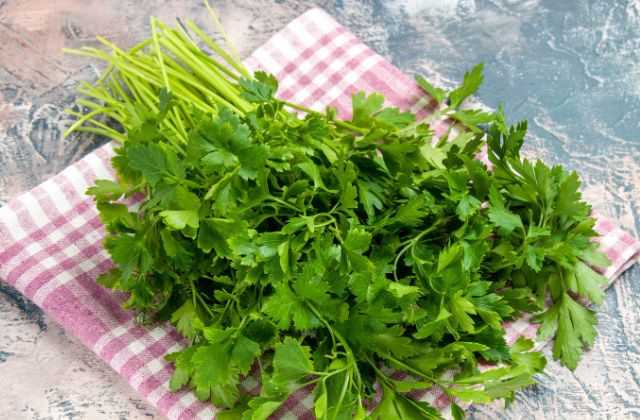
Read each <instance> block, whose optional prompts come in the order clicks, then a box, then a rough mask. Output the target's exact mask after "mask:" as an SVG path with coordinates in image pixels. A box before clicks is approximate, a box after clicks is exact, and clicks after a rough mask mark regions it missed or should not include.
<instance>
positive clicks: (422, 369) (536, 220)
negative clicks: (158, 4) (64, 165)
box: [70, 20, 608, 420]
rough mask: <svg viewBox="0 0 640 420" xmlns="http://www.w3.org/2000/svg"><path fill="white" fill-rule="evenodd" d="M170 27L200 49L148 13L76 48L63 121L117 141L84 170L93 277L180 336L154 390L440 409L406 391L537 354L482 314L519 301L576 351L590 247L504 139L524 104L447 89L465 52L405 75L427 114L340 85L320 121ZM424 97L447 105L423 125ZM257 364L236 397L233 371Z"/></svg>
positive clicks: (573, 200) (419, 414)
mask: <svg viewBox="0 0 640 420" xmlns="http://www.w3.org/2000/svg"><path fill="white" fill-rule="evenodd" d="M187 27H188V28H189V29H190V30H191V31H192V32H193V33H194V34H195V35H194V36H197V37H199V38H200V41H202V42H203V43H204V44H205V45H206V46H207V48H209V49H210V50H212V51H213V52H214V53H215V54H216V55H215V56H210V55H208V54H206V53H205V52H204V51H203V50H202V49H200V48H199V47H198V46H197V45H196V43H195V42H194V41H192V39H191V38H190V37H189V36H188V35H187V34H186V32H184V31H182V30H176V29H171V28H169V27H167V26H166V25H164V24H162V23H161V22H158V21H156V20H152V30H153V34H152V38H151V39H149V40H147V41H144V42H143V43H141V44H139V45H138V46H136V47H134V48H132V49H130V50H128V51H123V50H121V49H119V48H118V47H116V46H114V45H111V44H110V43H108V41H105V40H102V42H103V43H104V44H106V45H107V46H108V47H109V48H110V49H111V53H106V52H103V51H101V50H98V49H91V48H84V49H82V50H79V51H75V53H78V54H83V55H87V56H89V57H94V58H96V57H97V58H99V59H101V60H104V61H105V62H106V63H108V65H109V67H108V70H107V71H106V72H105V74H104V75H103V76H102V78H101V79H100V80H99V81H98V82H97V83H96V84H95V85H93V86H91V85H86V86H84V87H82V88H81V93H83V94H84V95H85V96H86V98H85V99H80V100H79V101H78V103H79V104H80V105H82V106H83V107H85V110H84V114H81V113H77V115H78V116H79V120H78V123H77V124H75V125H74V126H73V127H72V128H71V129H70V131H73V130H78V131H90V132H94V133H98V134H102V135H105V136H107V137H110V138H113V139H115V140H117V141H118V142H120V144H119V147H118V148H117V149H116V156H115V157H114V158H113V166H114V168H115V169H116V171H117V180H116V181H107V180H101V181H97V182H96V185H95V186H94V187H92V188H90V189H89V191H88V193H89V194H91V195H92V196H93V197H94V198H95V200H96V202H97V206H98V209H99V211H100V214H101V217H102V220H103V222H104V224H105V225H106V228H107V232H108V234H107V239H106V241H105V246H106V248H107V249H108V250H109V252H110V254H111V256H112V258H113V260H114V262H115V264H116V266H117V268H115V269H113V270H111V271H110V272H108V273H105V274H104V275H102V276H101V277H100V279H99V281H100V283H101V284H103V285H105V286H107V287H110V288H112V289H116V290H122V291H126V292H129V293H130V298H129V300H128V301H127V303H126V305H127V307H129V308H133V309H135V310H137V311H139V312H140V313H141V314H143V315H144V316H145V317H146V318H147V319H153V320H170V321H171V322H172V323H173V324H174V325H175V326H176V328H177V329H178V331H179V332H180V333H181V334H182V335H184V336H185V337H186V338H187V339H188V340H189V343H190V345H189V346H188V347H187V348H185V349H184V350H183V351H180V352H178V353H174V354H171V355H168V356H167V358H168V359H169V360H171V361H172V362H174V363H175V366H176V371H175V374H174V375H173V378H172V380H171V387H172V389H174V390H178V389H180V388H182V387H185V386H186V387H190V388H193V389H194V391H195V393H196V394H197V396H198V397H199V398H201V399H203V400H211V401H212V402H213V403H215V404H216V405H217V406H220V407H228V408H230V410H229V411H226V412H225V413H224V416H226V417H221V418H242V419H253V420H255V419H266V418H267V417H269V416H270V415H271V414H272V413H274V412H275V411H276V410H277V409H278V407H279V406H280V405H281V404H282V403H283V402H284V401H285V400H286V399H287V398H288V396H289V395H291V394H292V393H293V392H295V391H296V390H299V389H301V388H305V387H308V388H310V389H313V393H314V395H315V409H314V410H315V414H316V416H317V417H318V418H319V419H331V420H334V419H349V418H358V419H364V418H370V419H395V418H398V419H424V418H427V419H430V418H440V414H439V413H438V412H437V411H436V410H435V409H434V408H433V407H431V406H430V405H429V404H427V403H425V402H420V401H416V400H414V399H412V398H411V397H409V396H407V395H406V393H407V392H409V391H412V390H416V389H425V388H429V387H431V386H439V387H441V388H442V389H443V390H444V391H445V392H446V393H447V394H448V395H449V396H450V397H451V398H452V399H454V400H459V401H467V402H477V403H484V402H489V401H492V400H495V399H499V398H504V399H506V400H511V399H512V398H513V394H514V391H516V390H518V389H520V388H522V387H524V386H527V385H530V384H533V383H534V379H533V376H534V374H536V373H538V372H541V371H542V369H543V368H544V366H545V364H546V360H545V358H544V357H543V356H542V354H541V353H539V352H535V351H532V348H533V343H532V342H531V341H529V340H526V339H523V338H520V339H518V340H517V341H515V343H507V342H506V340H505V330H504V328H503V326H502V324H503V322H505V321H508V320H513V319H515V318H518V317H520V316H522V315H523V314H525V313H529V314H534V315H535V316H536V319H537V320H539V322H541V323H542V326H541V330H540V332H541V335H543V336H544V337H551V336H553V337H555V343H554V348H553V354H554V357H555V358H557V359H559V360H561V361H562V363H564V364H565V365H566V366H568V367H569V368H571V369H573V368H575V367H576V364H577V363H578V360H579V358H580V355H581V353H582V351H583V349H584V347H585V346H588V345H591V344H592V343H593V341H594V338H595V334H596V333H595V328H594V326H595V323H596V318H595V316H594V313H593V312H592V310H591V309H588V308H587V307H585V306H584V305H585V303H590V302H593V303H599V302H600V301H601V300H602V285H603V283H604V281H605V279H604V278H603V277H602V276H601V275H599V274H597V273H596V272H595V271H594V270H593V269H592V268H590V267H592V266H600V267H603V266H606V265H607V264H608V262H607V260H606V257H604V256H603V255H602V254H601V253H599V252H598V250H597V245H595V244H594V243H593V242H592V239H593V237H594V236H595V235H596V233H595V232H594V230H593V225H594V220H593V219H592V218H591V217H590V216H589V212H590V209H589V206H588V205H586V204H585V203H584V202H583V201H581V198H580V193H579V192H578V187H579V180H578V177H577V175H576V174H575V173H569V172H567V171H566V170H564V169H563V168H562V167H559V166H556V167H553V168H550V167H548V166H546V165H545V164H544V163H542V162H530V161H528V160H526V159H523V158H522V157H521V155H520V148H521V146H522V143H523V141H524V137H525V133H526V128H527V125H526V122H521V123H518V124H516V125H514V126H509V125H508V124H507V123H506V121H505V117H504V115H503V113H502V111H501V110H498V111H497V112H495V113H488V112H485V111H479V110H469V109H463V108H460V106H461V105H462V104H463V103H464V101H465V99H466V98H467V97H469V96H470V95H472V94H473V93H474V92H476V90H477V89H478V87H479V85H480V83H481V82H482V67H481V66H477V67H475V68H474V69H473V70H472V71H470V72H469V73H467V74H466V75H465V77H464V81H463V83H462V85H461V86H460V87H459V88H457V89H455V90H453V91H451V92H446V91H444V90H442V89H439V88H436V87H433V86H431V85H430V84H429V83H428V82H427V81H426V80H425V79H423V78H421V77H418V78H417V82H418V84H419V85H420V86H421V87H422V88H423V89H424V90H425V91H426V92H427V93H428V94H430V95H431V96H432V97H433V98H434V99H435V100H436V101H437V102H438V103H439V105H440V108H439V110H438V112H437V113H436V114H435V116H430V117H428V118H427V119H426V120H423V121H416V118H415V116H414V115H412V114H410V113H407V112H402V111H400V110H398V109H396V108H391V107H386V106H385V105H384V97H383V96H382V95H380V94H375V93H374V94H368V95H367V94H365V93H362V92H361V93H358V94H356V95H355V96H354V97H353V118H352V119H351V120H349V121H341V120H339V119H336V117H335V111H333V110H331V109H328V110H327V111H326V112H315V111H311V110H307V109H304V108H302V107H299V106H297V105H294V104H289V103H286V102H283V101H281V100H279V99H276V97H275V94H276V91H277V85H278V83H277V80H276V79H275V78H274V77H273V76H271V75H268V74H265V73H262V72H256V73H255V74H253V75H250V74H249V73H248V72H247V70H246V69H245V68H244V67H243V66H242V64H240V62H239V61H238V60H237V59H236V58H234V57H233V56H232V55H231V54H229V53H226V52H225V49H223V48H222V47H220V46H218V44H217V43H215V42H214V41H213V40H212V39H211V38H209V37H208V36H207V35H206V34H205V33H204V32H203V31H202V30H200V29H199V28H197V27H196V26H195V25H194V24H193V23H192V22H187ZM293 110H303V111H305V115H304V116H302V117H301V116H298V115H297V114H296V113H294V112H293ZM99 116H105V117H107V118H106V120H105V119H100V118H98V117H99ZM443 116H444V117H447V116H448V117H451V118H453V119H455V120H457V121H458V122H459V123H460V124H459V126H458V128H457V129H456V130H453V131H451V132H450V133H449V134H448V135H447V136H445V138H441V139H434V138H433V133H432V131H431V130H430V128H429V121H433V120H434V119H436V118H437V117H443ZM484 146H486V147H487V150H488V158H489V160H490V161H491V163H492V166H493V169H492V170H489V169H488V168H487V166H486V165H485V164H484V163H482V162H481V161H479V160H476V159H475V157H476V155H477V154H478V153H479V152H480V151H481V149H482V148H483V147H484ZM132 196H137V197H142V201H141V203H140V205H139V207H137V208H136V209H135V210H134V211H130V210H129V208H127V207H126V206H125V205H124V204H123V203H122V201H121V200H122V198H124V197H132ZM481 363H483V364H485V365H486V364H487V363H489V364H496V367H493V368H486V369H480V364H481ZM256 365H259V367H260V375H261V383H262V387H261V391H260V394H259V395H258V396H253V395H249V394H247V393H246V391H245V390H243V389H242V388H241V387H240V383H241V381H242V377H243V376H244V375H248V374H250V372H251V369H252V367H254V366H256ZM389 368H391V370H395V371H400V372H404V373H406V374H407V375H406V376H405V377H404V379H398V377H397V376H393V375H391V374H390V372H391V370H390V369H389ZM376 382H377V383H378V384H379V385H380V387H381V390H382V392H383V395H382V400H381V402H380V404H379V405H378V406H377V408H375V409H374V410H373V411H370V410H368V409H367V407H369V405H368V402H370V401H371V400H372V399H373V397H374V395H375V394H376V388H375V387H374V383H376ZM451 410H452V415H453V417H454V418H460V417H462V416H463V412H462V410H461V409H460V407H459V406H458V405H457V404H455V403H454V404H453V405H452V408H451Z"/></svg>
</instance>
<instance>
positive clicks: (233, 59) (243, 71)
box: [204, 0, 251, 79]
mask: <svg viewBox="0 0 640 420" xmlns="http://www.w3.org/2000/svg"><path fill="white" fill-rule="evenodd" d="M204 5H205V6H206V8H207V11H208V12H209V16H210V17H211V20H212V21H213V25H214V26H215V28H216V30H217V31H218V33H219V34H220V35H222V38H224V41H225V44H226V45H227V48H228V49H229V52H230V53H231V54H230V57H229V60H227V61H228V62H229V63H230V64H231V63H234V62H235V63H236V64H237V65H238V69H237V70H238V71H239V72H240V74H242V75H243V76H244V77H246V78H247V79H249V78H251V75H250V74H249V71H248V70H247V68H246V67H245V66H244V65H243V64H242V59H241V58H240V54H238V51H237V50H236V48H235V46H234V45H233V43H232V42H231V40H230V39H229V36H228V35H227V32H226V31H225V30H224V26H222V24H221V23H220V19H218V14H217V13H216V12H215V10H213V9H212V8H211V6H210V5H209V1H208V0H204Z"/></svg>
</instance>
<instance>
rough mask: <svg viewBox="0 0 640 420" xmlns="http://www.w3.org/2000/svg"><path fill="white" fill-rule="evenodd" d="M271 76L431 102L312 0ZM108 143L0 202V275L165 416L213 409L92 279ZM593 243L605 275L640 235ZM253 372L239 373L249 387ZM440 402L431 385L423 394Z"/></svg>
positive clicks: (159, 333) (163, 338)
mask: <svg viewBox="0 0 640 420" xmlns="http://www.w3.org/2000/svg"><path fill="white" fill-rule="evenodd" d="M247 64H248V65H249V66H250V67H251V68H262V69H264V70H266V71H268V72H270V73H273V74H275V75H276V76H277V78H278V79H279V80H280V95H281V96H282V97H283V98H286V99H288V100H291V101H293V102H297V103H301V104H304V105H307V106H310V107H314V108H317V109H321V108H323V107H324V106H326V105H328V104H332V105H334V106H336V107H337V109H338V110H339V111H340V112H341V113H342V115H347V114H348V112H349V109H350V97H351V95H352V94H353V93H354V92H356V91H358V90H365V91H378V92H382V93H383V94H384V95H385V96H386V98H387V100H388V103H389V104H392V105H395V106H398V107H401V108H404V109H411V110H413V111H415V112H428V111H429V108H430V103H429V101H428V100H425V98H424V95H422V94H421V92H420V91H419V90H418V89H417V87H416V86H415V84H414V83H413V81H412V79H410V78H409V77H407V76H406V75H404V74H402V73H401V72H400V71H399V70H398V69H397V68H395V67H393V66H392V65H391V64H390V63H388V62H387V61H385V60H384V59H383V58H382V57H380V56H379V55H377V54H376V53H374V52H373V51H372V50H371V49H369V48H368V47H367V46H365V45H364V44H363V43H362V42H361V41H359V40H358V39H357V38H356V37H355V36H354V35H352V34H351V33H349V32H348V31H347V30H346V29H345V28H344V27H342V26H340V25H339V24H338V23H336V22H335V21H334V20H333V19H332V18H331V17H330V16H328V15H327V14H326V13H325V12H323V11H321V10H317V9H315V10H310V11H308V12H307V13H305V14H303V15H302V16H300V17H299V18H297V19H296V20H294V21H293V22H291V23H290V24H289V25H288V26H287V27H286V28H284V29H283V30H282V31H281V32H279V33H278V34H276V35H275V36H274V37H273V38H271V40H269V41H268V42H267V43H266V44H265V45H264V46H262V47H261V48H259V49H258V50H257V51H256V52H255V53H254V54H253V55H252V56H251V57H250V58H249V59H248V61H247ZM112 154H113V153H112V148H111V146H110V145H107V146H104V147H102V148H101V149H99V150H97V151H95V152H93V153H91V154H90V155H88V156H86V157H85V158H83V159H82V160H80V161H78V162H77V163H75V164H73V165H72V166H70V167H69V168H67V169H65V170H64V171H63V172H61V173H60V174H59V175H57V176H55V177H53V178H51V179H50V180H48V181H46V182H44V183H43V184H41V185H40V186H38V187H37V188H35V189H33V190H32V191H29V192H27V193H25V194H23V195H21V196H19V197H17V198H16V199H14V200H13V201H11V202H10V203H9V204H8V205H7V206H5V207H3V208H1V209H0V278H1V279H3V280H4V281H6V282H8V283H9V284H11V285H13V286H14V287H15V288H16V289H18V290H19V291H20V292H22V293H23V294H24V295H25V296H27V297H28V298H29V299H31V300H33V301H34V302H35V303H36V304H37V305H39V306H40V307H41V308H42V309H43V310H44V311H45V312H46V313H47V314H49V316H51V317H52V318H53V319H54V320H56V321H57V322H58V323H59V324H60V325H62V326H63V327H64V328H65V329H66V330H67V331H68V332H69V333H70V334H73V335H75V336H76V337H78V338H79V339H80V341H82V343H84V345H86V346H87V347H89V348H90V349H91V350H93V351H94V352H95V353H96V354H97V355H98V356H99V357H100V358H101V359H103V360H104V361H105V362H106V363H108V364H109V365H110V366H111V367H112V368H113V369H115V370H116V371H117V372H118V373H119V374H120V375H122V376H123V377H124V378H126V380H127V381H128V382H129V383H130V384H131V386H132V387H133V388H134V389H136V390H137V391H138V392H139V393H140V394H141V395H143V396H144V397H145V398H146V399H147V400H148V401H149V402H150V403H151V404H152V405H153V406H155V407H157V409H158V410H159V411H160V412H161V413H163V414H164V415H166V416H167V417H169V418H170V419H195V418H198V419H205V418H212V417H214V414H215V408H214V407H212V406H211V405H209V404H206V403H202V402H199V401H198V400H197V399H196V397H195V396H194V394H193V393H191V392H186V391H183V392H179V393H172V392H170V391H169V385H168V384H169V378H170V376H171V372H172V368H171V366H170V365H169V364H168V363H166V362H165V361H164V360H163V356H164V355H165V354H166V353H168V352H171V351H176V350H178V349H180V348H181V347H182V343H181V340H180V337H179V335H178V334H177V333H176V332H175V330H174V329H173V328H172V327H171V326H168V325H161V326H156V327H148V326H140V325H136V323H135V322H134V319H133V316H132V314H131V313H130V312H127V311H124V310H123V309H122V308H121V307H120V303H121V301H122V296H118V295H117V294H114V293H112V292H110V291H107V290H105V289H103V288H102V287H101V286H99V285H97V284H96V282H95V279H96V277H97V276H98V274H100V273H102V272H104V271H106V270H107V269H108V268H109V267H110V266H111V262H110V260H109V257H108V255H107V253H106V252H105V251H104V249H103V247H102V239H103V237H104V230H103V228H102V226H101V223H100V220H99V218H98V214H97V212H96V209H95V207H94V204H93V202H92V201H91V200H90V199H89V198H88V197H87V196H86V195H85V194H84V193H85V190H86V189H87V187H88V186H89V185H91V184H92V183H93V181H94V180H95V179H96V178H111V177H112V176H113V172H112V170H111V169H110V163H109V159H110V157H111V156H112ZM597 230H598V231H599V232H600V233H601V234H602V238H601V239H600V243H601V245H602V250H603V251H604V252H605V253H606V254H607V255H608V256H609V258H610V259H611V260H612V261H613V265H612V266H611V267H610V268H609V269H608V270H607V271H606V273H605V274H606V276H607V277H608V278H609V279H611V280H613V279H615V278H616V277H617V276H618V275H619V274H620V273H621V272H622V271H624V270H625V269H626V268H628V267H629V266H630V265H631V264H632V263H633V262H634V260H635V259H636V257H637V256H638V252H639V251H640V244H639V243H638V241H637V240H636V239H634V238H633V237H632V236H630V235H629V234H628V233H626V232H624V231H623V230H621V229H619V228H618V227H616V225H614V224H612V223H611V222H608V221H605V220H600V221H599V222H598V225H597ZM508 332H509V337H511V338H515V337H517V336H519V335H522V334H525V335H527V336H533V335H534V334H535V327H534V326H532V325H531V324H530V323H528V322H527V321H526V320H521V321H516V322H513V323H511V324H510V325H509V326H508ZM256 385H257V383H256V381H255V379H253V378H249V379H248V380H247V382H246V383H245V386H246V387H247V388H248V389H251V388H255V387H256ZM422 397H423V398H424V399H425V400H429V401H431V402H433V403H435V404H436V405H437V406H440V407H443V406H446V405H447V400H446V397H444V396H442V395H441V394H440V393H439V392H437V391H432V392H427V393H424V395H422ZM312 403H313V400H312V397H311V396H310V395H309V391H308V390H306V391H301V392H299V393H298V394H297V395H295V396H293V397H292V398H291V399H290V400H289V401H288V402H287V403H286V404H285V406H284V407H283V408H282V409H281V410H280V411H279V412H278V413H277V417H280V418H304V419H311V418H313V415H312V413H311V411H310V410H309V409H310V408H311V406H312Z"/></svg>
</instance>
